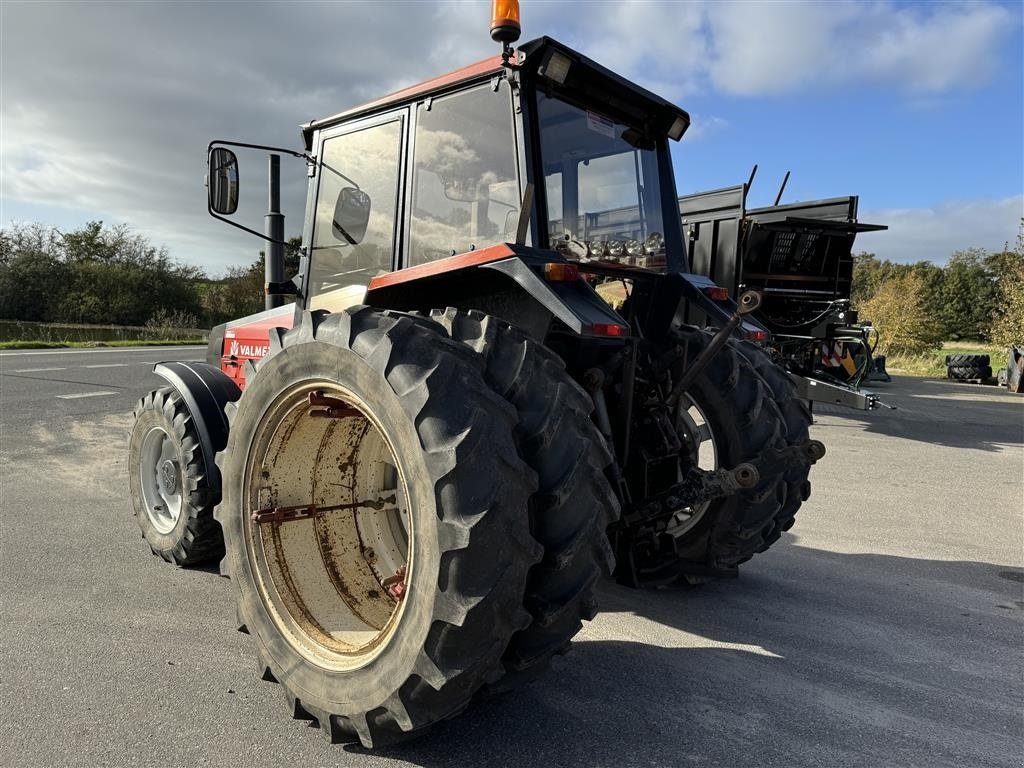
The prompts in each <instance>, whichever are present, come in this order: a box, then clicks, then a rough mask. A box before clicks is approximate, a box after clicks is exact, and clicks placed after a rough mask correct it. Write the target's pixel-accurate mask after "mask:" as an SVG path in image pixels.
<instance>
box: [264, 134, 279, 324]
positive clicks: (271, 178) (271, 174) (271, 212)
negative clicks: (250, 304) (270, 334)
mask: <svg viewBox="0 0 1024 768" xmlns="http://www.w3.org/2000/svg"><path fill="white" fill-rule="evenodd" d="M269 160H270V164H269V166H268V174H267V191H268V200H267V215H266V216H265V217H264V228H263V232H264V234H266V236H267V237H268V238H270V242H268V243H267V250H266V256H265V257H264V277H265V283H266V285H267V286H270V285H273V284H277V283H283V282H284V214H283V213H281V156H280V155H273V154H272V155H270V157H269ZM283 298H284V297H282V296H279V295H275V294H272V293H269V292H267V294H266V308H267V309H274V308H275V307H279V306H281V304H282V303H283Z"/></svg>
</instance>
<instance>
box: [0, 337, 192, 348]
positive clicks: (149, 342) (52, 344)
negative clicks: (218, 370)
mask: <svg viewBox="0 0 1024 768" xmlns="http://www.w3.org/2000/svg"><path fill="white" fill-rule="evenodd" d="M204 343H205V342H204V341H203V340H202V339H146V340H135V341H124V340H118V341H29V340H25V339H21V340H18V341H0V349H88V348H92V347H179V346H182V345H186V344H204Z"/></svg>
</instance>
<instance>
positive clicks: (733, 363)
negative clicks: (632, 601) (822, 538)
mask: <svg viewBox="0 0 1024 768" xmlns="http://www.w3.org/2000/svg"><path fill="white" fill-rule="evenodd" d="M676 338H677V341H678V343H679V344H680V345H681V347H682V355H681V360H685V361H693V360H695V359H696V358H697V356H698V355H699V354H700V352H701V350H703V349H704V347H706V346H707V344H708V342H710V340H711V334H709V333H707V332H705V331H700V330H696V329H683V330H680V331H678V332H677V334H676ZM682 370H683V366H682V364H679V365H677V366H676V367H675V370H673V372H672V373H673V376H672V378H673V380H677V379H678V377H679V376H680V375H681V374H682ZM688 394H689V400H690V403H689V405H690V406H691V407H693V406H695V407H696V408H697V409H698V411H699V415H700V416H701V417H702V419H703V420H704V423H705V425H706V427H707V428H708V429H709V430H710V433H711V436H712V437H711V439H712V440H713V448H714V454H715V464H716V465H717V466H718V467H734V466H736V465H737V464H739V463H741V462H744V461H752V460H754V459H756V458H758V457H759V456H760V455H761V454H762V453H764V452H765V451H766V450H769V449H773V448H783V447H785V445H786V437H785V436H786V423H785V421H784V419H783V415H782V413H780V410H779V407H778V405H776V402H775V396H774V394H773V392H772V390H771V388H770V387H769V385H768V384H767V383H766V382H765V380H764V379H763V378H762V377H761V375H760V374H759V373H757V371H756V370H755V368H754V366H753V365H752V364H751V362H750V361H749V360H748V359H747V358H746V357H745V356H744V355H743V354H741V352H740V349H739V346H738V345H737V344H736V342H734V341H729V342H728V343H726V345H725V346H724V347H723V348H722V349H721V350H720V351H719V353H718V354H717V355H715V356H714V357H713V358H712V359H711V362H710V363H709V364H708V366H707V368H705V369H704V371H703V372H702V373H701V374H700V375H699V376H698V377H697V380H696V381H695V382H694V384H693V386H692V387H691V389H690V392H689V393H688ZM698 426H699V425H698ZM787 486H788V483H787V479H786V477H785V476H784V475H775V476H769V477H763V478H761V481H760V482H759V483H758V485H757V486H755V487H754V488H752V489H750V490H748V491H740V492H737V493H735V494H732V495H731V496H726V497H723V498H720V499H716V500H714V501H711V502H708V504H707V506H706V507H702V508H699V509H698V510H695V511H693V514H692V515H691V517H690V518H683V519H680V520H679V521H677V522H676V523H675V525H674V526H670V528H669V530H667V531H666V534H665V535H666V538H667V539H668V540H669V541H670V542H671V544H672V548H673V550H674V553H675V557H676V563H675V568H676V570H677V571H678V574H679V575H680V576H681V577H682V578H683V579H684V580H686V581H687V582H689V583H700V582H701V581H706V580H707V579H708V574H711V575H727V574H733V573H735V571H736V568H737V566H739V565H740V564H741V563H744V562H746V561H747V560H749V559H750V558H751V557H753V556H754V555H755V554H756V553H758V552H763V551H764V550H765V549H767V548H768V547H769V546H770V545H771V543H772V542H773V541H774V540H775V539H777V538H778V536H777V535H775V529H776V526H777V524H778V521H779V520H780V518H781V519H785V515H786V497H787V490H788V489H787ZM793 512H795V510H793ZM694 518H695V519H694ZM773 536H774V538H773ZM664 558H665V553H658V554H657V555H656V556H655V557H653V558H651V559H650V560H649V561H648V562H647V563H644V562H642V561H640V560H639V559H638V562H637V565H638V566H639V567H638V570H639V571H640V572H641V579H643V570H644V568H645V567H646V568H651V569H653V571H654V573H655V574H656V575H655V576H654V578H655V579H658V578H661V579H662V580H663V576H664V574H665V573H666V572H669V569H668V568H666V567H665V565H664ZM659 561H660V563H659Z"/></svg>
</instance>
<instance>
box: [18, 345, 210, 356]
mask: <svg viewBox="0 0 1024 768" xmlns="http://www.w3.org/2000/svg"><path fill="white" fill-rule="evenodd" d="M156 349H166V350H167V354H168V355H171V356H173V355H174V350H181V351H185V350H192V349H206V345H205V344H195V345H192V344H188V345H183V346H176V345H171V346H165V347H95V348H92V349H22V350H18V351H16V352H0V357H21V356H23V355H94V354H97V353H100V354H108V355H109V354H120V353H121V352H149V354H153V351H154V350H156Z"/></svg>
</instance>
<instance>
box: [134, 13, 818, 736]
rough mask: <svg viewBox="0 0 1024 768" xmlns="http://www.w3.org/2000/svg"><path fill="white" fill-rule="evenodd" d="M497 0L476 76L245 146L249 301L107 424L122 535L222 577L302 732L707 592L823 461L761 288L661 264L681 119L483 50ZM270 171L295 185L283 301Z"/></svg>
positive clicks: (338, 731) (607, 85) (216, 174)
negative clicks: (609, 603)
mask: <svg viewBox="0 0 1024 768" xmlns="http://www.w3.org/2000/svg"><path fill="white" fill-rule="evenodd" d="M496 6H498V10H499V13H498V17H497V18H496V19H495V20H494V22H492V27H493V29H492V36H494V37H495V39H496V40H498V41H500V42H502V43H503V53H502V55H500V56H496V57H494V58H491V59H488V60H486V61H482V62H479V63H477V64H472V65H470V66H467V67H464V68H463V69H459V70H457V71H455V72H452V73H451V74H448V75H444V76H442V77H438V78H435V79H433V80H430V81H428V82H425V83H423V84H421V85H417V86H414V87H411V88H407V89H405V90H402V91H399V92H398V93H394V94H392V95H390V96H386V97H384V98H381V99H379V100H377V101H374V102H372V103H370V104H366V105H364V106H361V107H357V108H355V109H350V110H348V111H346V112H342V113H340V114H337V115H334V116H332V117H327V118H324V119H322V120H315V121H313V122H310V123H308V124H306V125H304V126H303V128H302V135H303V138H304V140H305V146H304V148H303V149H301V150H298V151H292V150H282V149H275V148H270V147H260V148H258V149H265V150H269V151H271V152H273V153H274V154H273V155H272V156H271V163H270V167H271V188H270V200H271V212H270V214H269V215H268V217H267V231H266V233H258V232H257V233H256V234H259V235H260V236H261V237H265V239H267V240H269V241H270V247H269V248H268V254H267V256H268V280H267V290H268V296H269V302H268V303H270V304H271V305H272V306H271V307H270V308H269V309H267V311H265V312H261V313H260V314H257V315H253V316H251V317H245V318H240V319H238V320H235V321H232V322H229V323H227V324H226V325H221V326H218V327H217V328H215V329H213V331H212V333H211V335H210V343H209V352H208V356H207V363H205V364H203V363H189V362H169V363H163V364H160V365H158V366H157V367H156V372H157V373H158V374H159V375H160V376H162V377H163V378H164V379H166V381H167V386H165V387H164V388H162V389H159V390H156V391H155V392H151V393H149V394H147V395H146V396H145V397H143V398H142V400H140V402H139V405H138V408H137V410H136V412H135V418H136V421H135V425H134V428H133V430H132V433H131V439H130V450H129V472H130V476H131V493H132V502H133V505H134V511H135V514H136V516H137V518H138V521H139V524H140V525H141V527H142V531H143V533H144V535H145V538H146V540H147V541H148V543H149V545H150V546H151V548H152V549H153V551H154V552H155V553H156V554H159V555H160V556H162V557H163V558H164V559H165V560H168V561H171V562H174V563H177V564H179V565H191V564H194V563H199V562H202V561H207V560H209V559H211V558H217V557H223V559H222V560H221V572H222V573H223V574H224V575H225V576H228V577H230V578H231V580H232V582H233V584H234V586H235V593H236V597H237V600H238V618H239V625H240V629H242V630H243V631H246V632H248V633H249V634H250V635H251V636H252V640H253V642H254V644H255V646H256V651H257V654H258V657H259V664H260V671H261V672H262V674H263V676H264V678H265V679H267V680H274V681H277V682H279V683H280V684H281V686H282V687H283V689H284V692H285V694H286V696H287V699H288V702H289V709H290V712H291V714H292V715H294V716H295V717H298V718H306V719H309V720H315V721H317V722H318V723H319V726H320V728H321V729H322V730H323V731H324V733H325V734H327V736H328V737H329V738H330V739H331V740H332V741H347V740H356V739H358V740H359V741H361V742H362V743H363V744H364V745H366V746H368V747H369V746H379V745H382V744H387V743H390V742H393V741H395V740H397V739H401V738H403V737H408V736H410V735H413V734H418V733H420V732H422V730H423V729H426V728H428V727H429V726H431V725H432V724H434V723H436V722H438V721H439V720H442V719H444V718H448V717H451V716H453V715H456V714H458V713H459V712H461V711H462V710H463V709H464V708H465V707H466V706H467V705H468V704H469V703H470V702H471V701H472V700H473V699H474V697H476V696H478V695H480V694H482V693H486V692H488V691H496V690H504V689H508V688H511V687H513V686H515V685H517V684H519V683H521V682H523V681H527V680H530V679H533V678H534V677H536V676H537V675H538V674H539V673H540V672H541V671H542V670H543V669H544V668H545V667H546V666H547V665H548V662H549V660H550V659H551V658H552V656H553V655H555V654H557V653H561V652H564V651H565V650H566V648H567V647H568V645H569V642H570V640H571V639H572V638H573V636H574V635H575V634H576V633H577V632H578V631H579V630H580V628H581V622H582V621H583V620H586V619H591V618H592V617H593V616H594V614H595V612H596V611H597V605H596V603H595V585H596V584H597V582H598V580H599V579H600V578H601V576H602V574H603V573H606V572H609V571H613V572H614V574H615V576H616V577H617V578H618V580H619V581H620V582H622V583H625V584H630V585H635V586H645V585H663V584H669V583H672V582H676V581H680V580H685V581H688V582H691V583H695V582H701V581H706V580H708V579H711V578H715V577H720V576H726V577H727V576H733V575H735V574H736V572H737V567H738V566H739V565H740V564H741V563H743V562H744V561H746V560H749V559H750V558H751V557H752V556H754V555H755V554H756V553H758V552H763V551H764V550H766V549H767V548H768V547H770V546H771V545H772V543H773V542H775V541H776V540H777V539H778V538H779V536H780V534H781V533H782V532H783V531H785V530H787V529H788V528H789V527H790V526H791V525H792V524H793V519H794V515H795V514H796V512H797V510H798V508H799V507H800V505H801V503H802V502H803V501H805V500H806V499H807V495H808V493H809V489H810V486H809V484H808V480H807V477H808V470H809V467H810V465H811V464H813V463H814V462H815V461H816V460H817V459H819V458H820V457H821V456H822V455H823V453H824V448H823V447H822V446H821V444H820V443H818V442H816V441H813V440H810V439H809V438H808V424H809V416H808V411H807V409H806V407H805V405H804V403H803V402H802V401H801V400H800V399H799V398H798V397H797V394H796V391H795V389H794V386H793V384H792V382H791V380H790V379H789V378H788V376H787V375H786V373H785V372H784V371H783V370H782V369H781V368H779V367H777V366H776V365H775V364H774V363H773V362H772V361H771V360H770V359H769V358H768V357H767V356H766V355H765V354H764V353H763V352H762V351H761V348H760V347H759V346H758V345H757V343H756V342H759V341H763V340H764V339H765V338H766V331H765V329H764V328H763V327H761V326H760V325H758V324H757V323H755V322H752V321H750V320H749V319H748V317H749V315H748V313H749V312H750V311H752V310H753V309H755V308H756V307H757V305H758V303H759V300H760V299H759V296H758V295H757V294H754V293H747V294H743V295H742V296H738V297H731V296H729V295H728V291H727V290H726V289H724V288H720V287H718V286H716V285H715V284H714V283H712V282H711V281H710V280H709V279H708V278H705V277H700V276H696V275H693V274H689V273H688V263H687V254H686V249H685V242H684V238H683V232H682V229H681V225H680V217H679V213H678V202H677V200H678V195H677V193H676V186H675V181H674V179H673V171H672V162H671V158H670V154H669V142H670V141H678V140H679V139H681V138H682V136H683V134H684V133H685V131H686V129H687V126H688V125H689V117H688V115H687V113H686V112H684V111H683V110H682V109H679V108H678V107H676V106H674V105H673V104H671V103H669V102H667V101H665V100H664V99H662V98H659V97H658V96H656V95H654V94H652V93H649V92H648V91H646V90H644V89H643V88H640V87H638V86H636V85H634V84H633V83H631V82H628V81H627V80H625V79H623V78H622V77H620V76H618V75H616V74H615V73H613V72H610V71H609V70H607V69H605V68H604V67H602V66H600V65H599V64H597V63H595V62H593V61H591V60H590V59H588V58H586V57H585V56H582V55H580V54H579V53H577V52H576V51H573V50H571V49H569V48H567V47H566V46H564V45H562V44H560V43H558V42H556V41H554V40H551V39H548V38H541V39H539V40H534V41H532V42H529V43H526V44H525V45H522V46H520V47H519V48H518V49H517V50H515V51H513V50H512V49H511V47H510V44H511V43H512V42H515V41H516V39H517V38H518V29H519V27H518V18H517V17H518V8H517V7H515V4H514V3H508V2H498V3H496ZM502 9H508V10H507V11H503V10H502ZM503 14H504V15H503ZM233 147H247V148H250V149H251V148H253V147H254V145H246V144H241V143H238V142H226V141H216V142H213V143H211V145H210V148H209V153H208V155H209V177H208V187H209V209H210V212H211V213H212V214H213V215H215V216H217V217H220V218H224V217H228V216H230V215H232V214H233V213H234V212H235V211H236V209H237V205H238V200H239V187H238V179H239V174H238V170H239V166H238V159H237V155H236V153H235V152H234V150H233V149H232V148H233ZM282 154H286V155H292V156H296V157H298V158H300V159H302V160H304V161H305V163H306V164H307V167H308V174H309V191H308V197H307V211H306V216H305V224H304V231H303V243H302V259H301V268H300V271H299V274H298V275H296V276H295V277H294V278H293V279H291V280H284V279H283V276H282V275H281V274H280V270H281V266H280V265H281V256H282V253H283V250H282V249H283V246H284V226H283V217H282V216H281V214H280V212H279V211H278V210H277V208H278V199H279V186H278V185H279V182H278V178H279V176H278V173H279V171H278V163H279V159H278V158H279V156H280V155H282ZM226 220H227V219H226ZM243 228H244V227H243ZM250 231H252V230H250ZM609 283H615V284H618V285H622V286H624V287H625V291H626V295H627V298H626V299H625V301H624V302H623V303H622V305H621V307H620V308H619V309H617V310H616V309H613V308H612V307H611V306H610V305H609V304H608V303H607V302H606V301H605V300H603V299H602V298H601V294H600V293H599V292H598V290H595V288H600V287H601V286H602V285H607V284H609ZM284 300H287V301H289V302H290V303H283V301H284Z"/></svg>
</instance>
